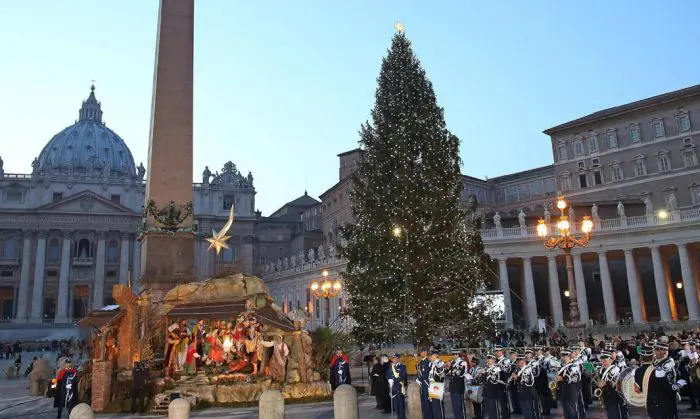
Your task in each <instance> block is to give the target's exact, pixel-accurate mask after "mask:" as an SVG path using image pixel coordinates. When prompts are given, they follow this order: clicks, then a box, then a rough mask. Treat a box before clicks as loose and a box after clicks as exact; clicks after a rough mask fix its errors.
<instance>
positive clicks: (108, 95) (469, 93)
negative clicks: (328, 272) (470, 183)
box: [0, 0, 700, 214]
mask: <svg viewBox="0 0 700 419" xmlns="http://www.w3.org/2000/svg"><path fill="white" fill-rule="evenodd" d="M157 10H158V2H157V1H155V0H120V1H107V0H62V1H50V0H41V1H40V0H3V1H2V2H1V3H0V144H1V147H0V156H1V157H2V158H3V159H4V161H5V171H6V172H10V173H17V172H20V173H26V172H29V170H30V163H31V161H32V159H33V158H34V157H35V156H37V155H38V154H39V152H40V151H41V148H42V147H43V146H44V144H45V143H46V142H47V141H48V140H49V139H50V138H51V137H52V135H54V134H55V133H57V132H58V131H60V130H62V129H63V128H65V127H66V126H68V125H70V124H71V123H72V122H73V121H74V120H75V119H76V118H77V116H78V108H79V106H80V103H81V101H82V100H83V99H85V98H86V97H87V94H88V93H89V85H90V80H91V79H96V80H97V91H96V93H97V97H98V99H99V100H100V101H102V105H103V110H104V115H105V116H104V119H105V121H106V122H107V125H108V126H109V127H111V128H112V129H114V130H115V131H116V132H117V133H118V134H119V135H120V136H121V137H122V138H124V139H125V140H126V142H127V144H128V146H129V147H130V148H131V151H132V153H133V154H134V158H135V159H136V164H138V163H139V162H140V161H144V163H145V161H146V155H147V150H148V129H149V117H150V106H151V83H152V77H153V60H154V46H155V33H156V14H157ZM698 18H700V2H699V1H697V0H668V1H658V0H634V1H633V0H616V1H610V0H593V1H585V2H582V1H564V2H562V1H530V2H524V1H520V0H506V1H490V2H476V1H467V0H462V1H440V0H436V1H425V0H420V1H419V0H404V1H395V0H379V1H378V0H353V1H344V2H342V1H320V0H313V1H312V0H297V1H282V0H276V1H243V0H197V3H196V27H195V31H196V32H195V38H196V41H195V42H196V45H195V116H194V117H195V132H194V135H195V137H194V138H195V144H194V147H195V155H194V159H195V173H194V179H195V180H196V181H200V179H201V172H202V170H203V169H204V166H205V165H209V167H210V169H212V171H215V170H218V169H220V168H221V166H222V165H223V163H224V162H225V161H226V160H229V159H230V160H232V161H233V162H234V163H236V165H237V166H238V167H239V169H240V170H241V171H242V172H243V173H244V174H245V173H247V172H248V170H251V171H253V174H254V176H255V181H256V187H257V190H258V195H257V203H258V207H259V208H260V209H261V210H262V211H263V213H264V214H269V213H270V212H272V211H274V210H275V209H276V208H277V207H279V206H280V205H282V204H283V203H284V202H287V201H290V200H292V199H293V198H295V197H296V196H298V195H301V194H303V192H304V188H305V187H306V188H308V190H309V194H311V195H313V196H317V195H319V194H320V193H322V192H323V191H325V190H326V189H327V188H329V187H330V186H332V185H333V184H334V183H335V182H337V178H338V170H337V168H338V162H337V158H336V155H337V154H338V153H340V152H343V151H346V150H349V149H352V148H355V147H356V146H357V140H358V135H357V130H358V128H359V126H360V123H362V122H363V121H364V120H365V119H367V118H368V116H369V111H370V109H371V107H372V106H373V104H374V90H375V87H376V77H377V75H378V73H379V67H380V64H381V59H382V57H383V56H384V55H385V54H386V49H387V48H388V47H389V45H390V40H391V37H392V35H393V25H394V23H395V22H396V21H401V22H403V23H404V24H405V26H406V29H407V34H408V36H409V38H410V39H411V41H412V42H413V46H414V49H415V51H416V53H417V55H418V57H419V58H420V59H421V61H422V62H423V65H424V67H425V68H426V70H427V73H428V76H429V77H430V79H431V80H432V82H433V84H434V86H435V90H436V92H437V96H438V102H439V104H440V105H441V106H443V107H445V115H446V119H447V123H448V127H449V128H450V130H451V131H452V132H454V133H455V134H457V135H458V136H459V138H460V139H461V140H462V158H463V159H464V168H463V173H465V174H468V175H472V176H477V177H483V176H490V177H493V176H497V175H502V174H506V173H510V172H515V171H520V170H526V169H528V168H533V167H536V166H541V165H546V164H549V163H551V148H550V145H549V142H548V139H547V137H546V136H544V134H542V133H541V131H542V130H544V129H546V128H548V127H550V126H553V125H556V124H559V123H562V122H566V121H567V120H570V119H573V118H576V117H579V116H582V115H584V114H587V113H590V112H593V111H596V110H599V109H602V108H605V107H610V106H615V105H618V104H622V103H625V102H628V101H631V100H635V99H640V98H643V97H647V96H651V95H654V94H658V93H662V92H665V91H669V90H675V89H678V88H682V87H686V86H689V85H693V84H697V83H699V82H700V68H698V67H700V56H699V55H698V54H697V48H698V45H699V42H700V26H698V24H697V23H698Z"/></svg>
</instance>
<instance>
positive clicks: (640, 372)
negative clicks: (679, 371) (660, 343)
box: [634, 345, 654, 393]
mask: <svg viewBox="0 0 700 419" xmlns="http://www.w3.org/2000/svg"><path fill="white" fill-rule="evenodd" d="M639 357H640V365H639V367H637V369H636V370H634V390H635V391H636V392H637V393H641V392H642V390H643V389H644V374H646V371H647V369H649V367H651V362H652V360H653V358H654V347H653V346H651V345H642V346H641V347H640V348H639Z"/></svg>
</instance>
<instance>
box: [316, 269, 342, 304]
mask: <svg viewBox="0 0 700 419" xmlns="http://www.w3.org/2000/svg"><path fill="white" fill-rule="evenodd" d="M322 275H323V281H322V282H318V281H313V282H312V283H311V292H313V294H314V296H315V297H316V298H334V297H337V296H338V295H340V291H341V290H342V289H343V285H342V284H341V283H340V281H337V280H336V281H331V280H329V279H328V270H326V269H324V270H323V272H322Z"/></svg>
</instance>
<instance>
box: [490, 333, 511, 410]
mask: <svg viewBox="0 0 700 419" xmlns="http://www.w3.org/2000/svg"><path fill="white" fill-rule="evenodd" d="M493 350H494V352H495V353H496V365H498V366H499V367H500V369H501V370H503V371H510V369H511V367H512V365H513V364H512V363H511V362H510V360H509V359H508V358H506V357H505V352H504V351H503V347H502V346H500V345H495V346H494V347H493ZM506 377H508V375H506ZM504 390H505V389H504ZM501 411H502V412H503V414H504V415H505V416H504V417H505V418H510V410H509V409H508V392H507V391H501Z"/></svg>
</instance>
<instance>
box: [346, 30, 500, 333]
mask: <svg viewBox="0 0 700 419" xmlns="http://www.w3.org/2000/svg"><path fill="white" fill-rule="evenodd" d="M375 98H376V103H375V106H374V109H373V110H372V114H371V117H372V122H371V123H369V122H366V123H365V124H363V125H362V127H361V129H360V145H361V148H362V149H363V150H364V155H363V159H362V160H361V162H360V163H359V166H358V170H357V172H356V173H355V175H354V179H353V188H352V191H351V204H352V211H353V215H354V222H353V223H351V224H348V225H346V226H345V227H344V228H343V229H342V234H343V237H344V239H345V240H344V243H343V245H342V246H341V248H340V253H341V255H343V256H344V257H346V258H347V259H348V266H347V269H346V272H345V274H344V278H345V284H346V289H347V291H348V293H349V297H350V298H349V309H348V310H349V314H350V315H351V316H352V317H353V319H354V320H355V323H356V325H357V330H359V331H361V333H362V334H363V335H365V336H367V335H368V334H370V332H373V334H374V337H375V338H376V339H381V340H391V339H394V338H399V337H404V338H409V337H410V338H412V339H415V340H416V341H418V342H420V343H426V342H428V341H430V340H433V339H435V338H439V337H455V336H457V337H469V338H472V337H474V336H475V335H481V334H483V333H484V332H486V331H489V330H493V326H494V324H493V316H492V315H491V312H492V310H491V307H490V306H489V302H488V300H482V299H479V298H476V297H477V291H478V290H482V289H484V287H485V285H486V282H487V280H488V277H489V275H492V272H491V270H490V260H489V258H488V255H486V254H485V253H484V249H483V243H482V242H481V237H480V235H479V232H478V230H477V228H476V225H475V221H474V217H473V213H474V211H475V209H476V203H475V201H474V200H473V201H472V202H473V203H472V204H471V205H467V206H466V207H465V206H464V205H463V203H462V202H461V199H460V198H461V196H462V190H463V184H462V179H461V175H460V165H461V160H460V158H459V139H458V138H457V137H456V136H455V135H452V134H451V133H450V132H449V131H448V130H447V128H446V124H445V120H444V116H443V109H442V108H440V107H439V106H438V105H437V103H436V98H435V92H434V91H433V86H432V84H431V82H430V81H429V80H428V78H427V77H426V74H425V71H424V70H423V68H422V67H421V64H420V62H419V60H418V59H417V58H416V56H415V55H414V53H413V50H412V48H411V44H410V41H409V40H408V39H407V38H406V35H405V34H404V33H403V32H401V31H400V32H398V33H397V34H396V35H395V36H394V38H393V41H392V45H391V49H390V50H389V52H388V55H387V56H386V57H385V58H384V60H383V62H382V67H381V72H380V74H379V78H378V87H377V90H376V93H375Z"/></svg>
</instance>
